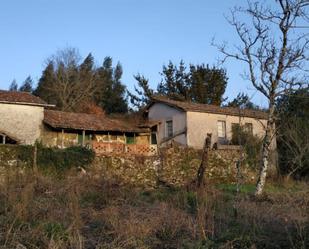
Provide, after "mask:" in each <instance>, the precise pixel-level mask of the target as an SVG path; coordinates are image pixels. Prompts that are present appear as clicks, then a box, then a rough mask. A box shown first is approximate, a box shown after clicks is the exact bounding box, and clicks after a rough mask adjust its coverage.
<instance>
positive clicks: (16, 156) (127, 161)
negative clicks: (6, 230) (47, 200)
mask: <svg viewBox="0 0 309 249" xmlns="http://www.w3.org/2000/svg"><path fill="white" fill-rule="evenodd" d="M239 156H240V155H239V151H237V150H212V151H211V152H210V155H209V164H208V166H207V170H206V173H205V177H206V179H207V181H211V182H220V183H222V182H235V181H236V161H237V160H238V158H239ZM32 158H33V147H32V146H15V145H0V174H1V172H2V173H3V172H4V171H5V169H6V168H8V167H21V168H23V167H31V166H32V165H33V162H32ZM200 162H201V151H198V150H193V149H188V148H183V147H177V146H174V147H172V148H165V149H163V150H161V151H160V155H158V156H153V157H143V156H134V155H123V156H113V157H112V156H100V157H96V158H95V160H94V162H93V163H92V165H90V167H87V168H86V173H87V174H92V175H94V176H96V177H102V176H104V178H105V179H111V180H116V182H117V184H129V185H134V186H140V187H146V188H154V187H156V186H158V184H163V185H167V186H173V187H181V186H186V185H189V184H190V183H192V182H193V181H194V180H195V178H196V174H197V170H198V168H199V166H200ZM241 173H242V176H243V182H250V181H253V180H254V176H255V175H256V172H253V171H252V170H250V168H249V167H248V166H246V165H243V166H242V168H241Z"/></svg>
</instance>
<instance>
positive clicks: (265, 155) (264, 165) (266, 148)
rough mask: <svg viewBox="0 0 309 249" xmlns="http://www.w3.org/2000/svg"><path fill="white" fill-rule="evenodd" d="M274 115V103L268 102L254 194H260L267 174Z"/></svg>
mask: <svg viewBox="0 0 309 249" xmlns="http://www.w3.org/2000/svg"><path fill="white" fill-rule="evenodd" d="M274 116H275V105H274V104H273V103H271V104H270V107H269V116H268V120H267V126H266V134H265V137H264V140H263V146H262V159H261V162H260V164H261V165H260V173H259V178H258V181H257V184H256V189H255V196H261V194H262V193H263V190H264V186H265V182H266V176H267V169H268V166H269V155H270V149H271V142H272V139H273V135H274Z"/></svg>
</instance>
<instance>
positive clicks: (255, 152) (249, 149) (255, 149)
mask: <svg viewBox="0 0 309 249" xmlns="http://www.w3.org/2000/svg"><path fill="white" fill-rule="evenodd" d="M231 143H232V144H234V145H242V146H243V147H244V149H245V151H246V154H247V157H246V162H247V163H248V164H249V166H251V167H252V168H256V167H257V166H258V162H259V160H260V153H261V148H262V139H260V138H259V137H257V136H255V135H253V134H252V133H251V132H249V131H247V130H246V129H245V127H244V126H240V125H235V126H233V127H232V141H231Z"/></svg>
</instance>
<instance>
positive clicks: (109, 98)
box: [94, 57, 128, 114]
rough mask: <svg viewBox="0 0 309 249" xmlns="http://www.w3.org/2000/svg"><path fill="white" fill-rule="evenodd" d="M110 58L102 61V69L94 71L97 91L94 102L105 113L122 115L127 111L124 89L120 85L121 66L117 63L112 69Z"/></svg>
mask: <svg viewBox="0 0 309 249" xmlns="http://www.w3.org/2000/svg"><path fill="white" fill-rule="evenodd" d="M112 62H113V61H112V58H111V57H106V58H105V59H104V62H103V65H102V67H100V68H98V69H97V71H96V74H97V76H96V78H97V84H98V91H97V92H96V93H95V96H94V101H95V103H96V104H97V105H99V106H101V107H102V109H103V110H104V111H105V112H106V113H107V114H109V113H124V112H127V111H128V105H127V100H126V98H125V93H126V87H125V86H124V85H123V84H122V83H121V77H122V66H121V65H120V64H119V63H118V64H117V65H116V67H115V68H113V65H112V64H113V63H112Z"/></svg>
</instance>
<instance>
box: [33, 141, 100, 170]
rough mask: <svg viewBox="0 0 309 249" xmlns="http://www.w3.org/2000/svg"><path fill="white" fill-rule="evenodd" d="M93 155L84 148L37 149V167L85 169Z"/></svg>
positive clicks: (40, 147)
mask: <svg viewBox="0 0 309 249" xmlns="http://www.w3.org/2000/svg"><path fill="white" fill-rule="evenodd" d="M94 157H95V155H94V152H93V151H92V150H90V149H87V148H84V147H70V148H66V149H58V148H45V147H42V146H39V147H38V166H39V167H42V168H45V167H52V168H55V169H59V170H65V169H69V168H72V167H76V168H78V167H82V168H84V167H86V166H87V165H89V164H91V162H92V161H93V159H94Z"/></svg>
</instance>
